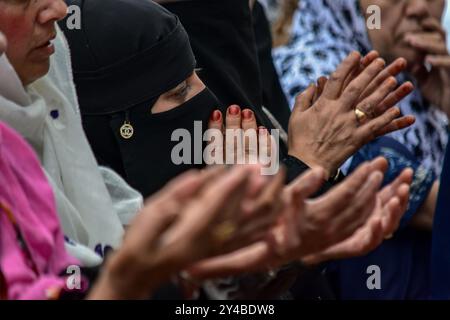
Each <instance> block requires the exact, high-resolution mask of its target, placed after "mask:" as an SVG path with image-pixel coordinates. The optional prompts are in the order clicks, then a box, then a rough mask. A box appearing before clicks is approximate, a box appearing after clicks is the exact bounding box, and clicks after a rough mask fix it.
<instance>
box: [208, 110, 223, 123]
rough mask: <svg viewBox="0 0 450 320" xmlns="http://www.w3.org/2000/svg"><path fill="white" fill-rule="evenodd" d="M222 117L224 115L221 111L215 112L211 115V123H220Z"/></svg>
mask: <svg viewBox="0 0 450 320" xmlns="http://www.w3.org/2000/svg"><path fill="white" fill-rule="evenodd" d="M221 117H222V114H221V113H220V111H219V110H215V111H214V112H213V113H212V114H211V121H214V122H215V121H219V120H220V118H221Z"/></svg>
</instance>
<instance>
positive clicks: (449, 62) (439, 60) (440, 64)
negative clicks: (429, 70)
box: [425, 55, 450, 68]
mask: <svg viewBox="0 0 450 320" xmlns="http://www.w3.org/2000/svg"><path fill="white" fill-rule="evenodd" d="M425 61H426V62H427V63H429V64H431V65H432V66H433V67H436V68H450V56H448V55H441V56H439V55H428V56H426V58H425Z"/></svg>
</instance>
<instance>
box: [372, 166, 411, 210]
mask: <svg viewBox="0 0 450 320" xmlns="http://www.w3.org/2000/svg"><path fill="white" fill-rule="evenodd" d="M413 175H414V171H413V170H412V169H411V168H407V169H405V170H403V171H402V172H401V173H400V174H399V175H398V177H397V178H396V179H395V180H394V181H393V182H392V183H390V184H388V185H387V186H385V187H384V188H383V189H382V190H381V191H380V193H379V197H380V200H381V203H382V205H385V204H386V203H387V202H388V201H389V200H390V199H391V198H392V197H394V196H396V195H397V191H398V188H399V187H400V186H401V185H402V184H411V183H412V180H413Z"/></svg>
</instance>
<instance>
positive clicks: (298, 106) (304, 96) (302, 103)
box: [293, 84, 316, 112]
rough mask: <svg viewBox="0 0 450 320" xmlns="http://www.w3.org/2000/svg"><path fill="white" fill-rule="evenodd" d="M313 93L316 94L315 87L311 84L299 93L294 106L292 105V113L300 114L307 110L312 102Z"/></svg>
mask: <svg viewBox="0 0 450 320" xmlns="http://www.w3.org/2000/svg"><path fill="white" fill-rule="evenodd" d="M315 92H316V86H315V85H313V84H311V85H310V86H309V87H308V88H306V90H305V91H303V92H302V93H300V94H299V95H298V96H297V97H296V98H295V105H294V110H293V112H297V111H300V112H302V111H306V110H308V109H309V108H310V107H311V105H312V100H313V97H314V94H315Z"/></svg>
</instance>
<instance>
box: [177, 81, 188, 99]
mask: <svg viewBox="0 0 450 320" xmlns="http://www.w3.org/2000/svg"><path fill="white" fill-rule="evenodd" d="M189 89H190V86H189V85H188V84H184V85H183V86H182V87H181V88H180V89H179V90H177V92H175V93H174V97H175V98H176V99H184V98H186V96H187V94H188V92H189Z"/></svg>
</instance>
